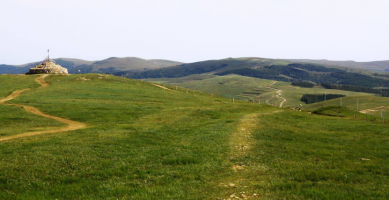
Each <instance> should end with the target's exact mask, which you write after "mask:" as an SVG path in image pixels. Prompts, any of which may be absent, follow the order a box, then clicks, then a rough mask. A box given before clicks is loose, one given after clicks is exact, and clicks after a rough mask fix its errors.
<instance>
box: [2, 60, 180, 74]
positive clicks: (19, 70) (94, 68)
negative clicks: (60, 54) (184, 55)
mask: <svg viewBox="0 0 389 200" xmlns="http://www.w3.org/2000/svg"><path fill="white" fill-rule="evenodd" d="M54 60H55V62H56V63H57V64H59V65H61V66H62V67H65V68H67V69H68V71H69V73H71V74H74V73H79V72H80V73H83V74H85V73H111V74H112V73H115V72H119V71H144V70H149V69H158V68H163V67H169V66H175V65H180V64H182V63H181V62H176V61H170V60H158V59H152V60H145V59H141V58H135V57H126V58H116V57H112V58H108V59H105V60H100V61H86V60H81V59H72V58H58V59H54ZM39 63H40V62H33V63H28V64H24V65H0V74H24V73H26V72H28V70H29V69H30V68H32V67H35V65H37V64H39Z"/></svg>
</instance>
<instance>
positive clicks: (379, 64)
mask: <svg viewBox="0 0 389 200" xmlns="http://www.w3.org/2000/svg"><path fill="white" fill-rule="evenodd" d="M287 61H289V62H303V63H314V64H321V65H332V66H342V67H349V68H359V69H367V70H372V71H386V72H389V60H384V61H373V62H355V61H332V60H310V59H290V60H287Z"/></svg>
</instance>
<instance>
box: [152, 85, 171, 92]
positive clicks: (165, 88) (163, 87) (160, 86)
mask: <svg viewBox="0 0 389 200" xmlns="http://www.w3.org/2000/svg"><path fill="white" fill-rule="evenodd" d="M153 85H154V86H157V87H159V88H162V89H164V90H170V91H175V90H172V89H169V88H167V87H165V86H162V85H157V84H154V83H153Z"/></svg>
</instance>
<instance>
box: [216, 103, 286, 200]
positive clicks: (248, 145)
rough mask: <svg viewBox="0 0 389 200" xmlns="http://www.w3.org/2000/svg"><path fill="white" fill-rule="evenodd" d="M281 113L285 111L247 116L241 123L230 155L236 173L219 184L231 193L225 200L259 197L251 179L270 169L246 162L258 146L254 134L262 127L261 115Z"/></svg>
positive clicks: (232, 138) (233, 135)
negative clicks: (253, 149)
mask: <svg viewBox="0 0 389 200" xmlns="http://www.w3.org/2000/svg"><path fill="white" fill-rule="evenodd" d="M279 112H283V111H282V110H278V111H273V112H269V113H252V114H247V115H245V116H243V118H242V119H241V120H240V121H239V124H238V125H237V127H236V130H235V132H234V133H233V134H232V135H231V138H230V149H231V152H230V153H229V155H228V157H229V162H231V164H232V170H233V171H234V173H233V174H232V176H231V177H230V178H229V179H227V180H224V182H223V183H220V184H219V186H221V187H225V188H226V189H227V190H228V192H229V193H228V197H227V198H224V199H252V198H258V197H259V196H258V194H256V193H255V191H256V189H255V188H252V187H251V186H252V185H253V182H252V180H251V178H250V177H254V176H255V175H256V174H258V173H266V171H267V170H268V169H267V167H266V166H264V165H259V164H255V165H252V164H250V162H247V161H246V159H252V156H253V151H252V148H253V147H254V146H256V145H258V144H257V143H258V141H257V140H255V139H254V136H253V135H252V133H253V132H254V131H256V130H258V129H260V127H261V123H260V118H259V116H260V115H262V116H265V115H272V114H275V113H279ZM245 163H247V164H245Z"/></svg>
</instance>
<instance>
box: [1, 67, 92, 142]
mask: <svg viewBox="0 0 389 200" xmlns="http://www.w3.org/2000/svg"><path fill="white" fill-rule="evenodd" d="M47 76H48V74H46V75H43V76H40V77H39V78H37V79H35V81H36V82H37V83H39V84H40V85H41V87H47V86H49V84H48V83H46V82H45V81H44V79H45V78H46V77H47ZM27 90H29V89H23V90H17V91H14V92H13V93H12V94H11V95H9V96H8V97H5V98H3V99H0V104H5V105H13V106H18V107H21V108H24V110H25V111H26V112H28V113H32V114H35V115H38V116H41V117H45V118H50V119H54V120H57V121H60V122H62V123H65V124H67V125H68V126H67V127H63V128H58V129H50V130H45V131H34V132H27V133H22V134H18V135H12V136H8V137H2V138H0V141H5V140H10V139H15V138H23V137H29V136H34V135H40V134H46V133H60V132H66V131H74V130H78V129H82V128H86V127H87V125H86V124H84V123H81V122H76V121H72V120H69V119H64V118H60V117H56V116H52V115H48V114H45V113H42V112H41V111H40V110H38V109H37V108H35V107H32V106H25V105H20V104H7V103H5V102H7V101H9V100H11V99H14V98H16V97H18V96H19V95H20V94H21V93H22V92H24V91H27Z"/></svg>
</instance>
